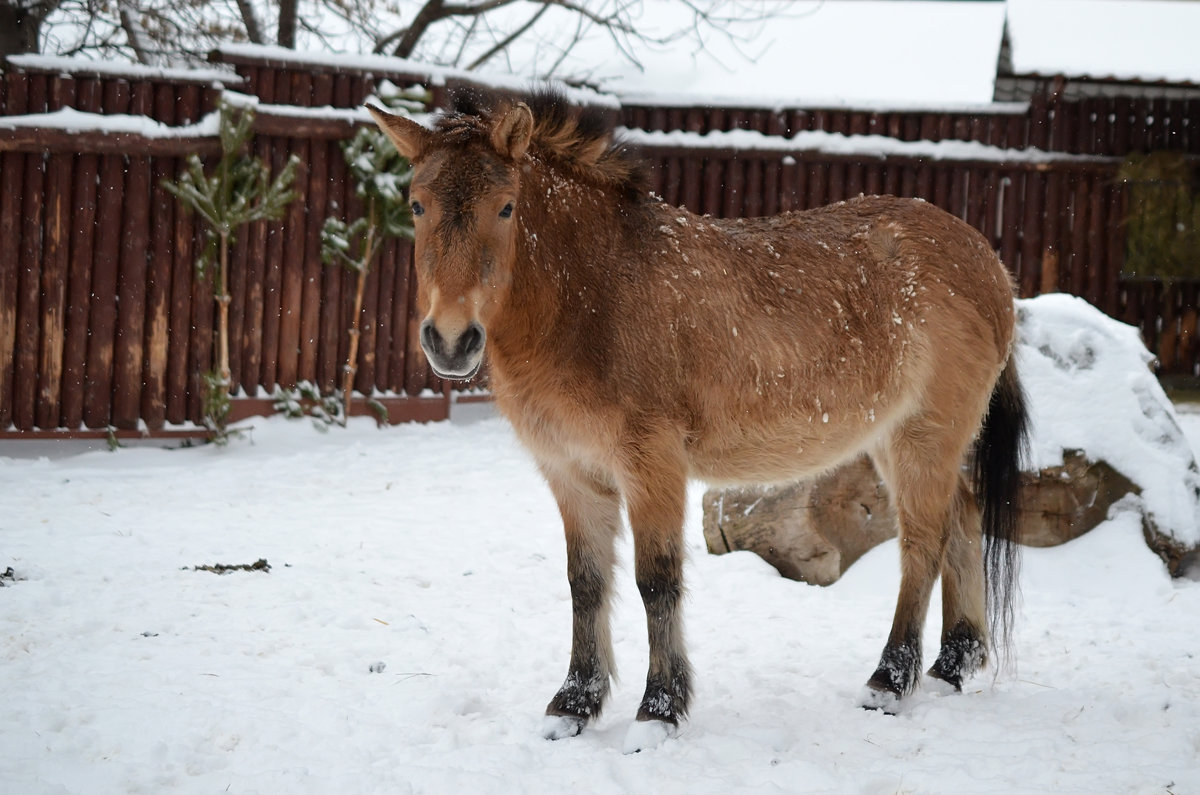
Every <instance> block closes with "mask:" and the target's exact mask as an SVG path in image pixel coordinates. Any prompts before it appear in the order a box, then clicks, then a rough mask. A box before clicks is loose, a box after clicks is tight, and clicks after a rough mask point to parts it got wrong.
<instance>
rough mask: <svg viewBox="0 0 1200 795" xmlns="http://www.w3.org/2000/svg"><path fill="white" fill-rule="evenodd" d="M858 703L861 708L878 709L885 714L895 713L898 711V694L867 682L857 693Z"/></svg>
mask: <svg viewBox="0 0 1200 795" xmlns="http://www.w3.org/2000/svg"><path fill="white" fill-rule="evenodd" d="M858 705H859V706H860V707H862V708H863V709H871V710H880V711H881V712H883V713H884V714H885V715H895V714H896V713H897V712H899V711H900V695H899V694H898V693H893V692H892V691H891V690H886V689H883V688H879V687H876V686H875V685H872V684H868V685H866V686H865V687H864V688H863V689H862V693H860V694H859V697H858Z"/></svg>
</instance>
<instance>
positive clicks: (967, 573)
mask: <svg viewBox="0 0 1200 795" xmlns="http://www.w3.org/2000/svg"><path fill="white" fill-rule="evenodd" d="M982 540H983V539H982V536H981V531H980V526H979V510H978V508H976V506H975V501H974V498H973V497H972V496H971V493H970V491H969V490H968V489H967V486H966V483H965V482H960V485H959V490H958V495H957V497H956V500H955V504H954V508H953V514H952V521H951V523H950V539H949V541H948V542H947V545H946V558H945V560H944V561H943V563H942V646H941V651H940V652H939V653H938V656H937V660H936V661H935V662H934V664H933V667H932V668H930V669H929V675H930V676H932V677H935V678H937V679H942V680H944V681H946V682H948V683H949V684H951V685H952V686H953V687H954V689H956V690H961V689H962V683H963V681H964V680H966V679H967V678H968V677H970V676H971V675H972V674H974V673H975V672H976V671H977V670H979V669H980V668H981V667H982V666H983V664H984V663H985V662H986V660H987V633H986V631H985V629H984V627H986V626H987V616H986V610H985V597H984V582H983V553H982Z"/></svg>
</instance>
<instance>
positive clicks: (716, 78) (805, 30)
mask: <svg viewBox="0 0 1200 795" xmlns="http://www.w3.org/2000/svg"><path fill="white" fill-rule="evenodd" d="M678 9H679V4H667V3H654V2H650V3H647V4H646V9H645V16H646V19H645V20H644V23H645V24H646V25H647V26H648V29H650V30H654V29H656V28H662V29H666V28H668V27H669V25H670V23H671V22H673V23H674V24H675V25H678V24H679V21H680V20H679V19H677V18H674V19H673V18H672V17H671V15H672V14H674V15H675V16H676V17H677V16H678V13H679V11H678ZM780 9H781V10H779V12H778V13H777V14H776V15H775V16H773V17H771V18H770V19H769V20H767V21H764V22H744V23H739V24H738V25H736V26H731V27H730V29H729V30H728V34H729V35H728V36H724V35H721V34H720V33H715V32H711V31H710V32H709V33H707V34H706V39H707V40H706V42H705V49H704V50H703V51H698V48H697V46H696V45H695V44H690V43H689V44H677V45H674V46H671V47H661V48H659V47H648V46H646V47H641V48H639V49H638V50H637V56H638V58H639V59H640V60H641V62H642V68H641V69H639V68H637V67H636V66H634V65H631V64H629V63H627V62H625V61H624V60H621V59H618V58H617V56H616V53H615V51H614V47H613V44H612V43H611V42H610V41H608V40H607V39H606V38H603V37H593V38H589V39H587V40H586V41H584V42H582V43H581V44H580V45H579V46H577V47H576V49H575V50H573V51H572V52H571V54H570V55H569V56H568V57H567V58H566V60H565V61H564V63H563V66H562V68H561V73H562V74H564V75H574V76H577V77H581V78H585V79H588V80H590V81H592V82H594V83H596V84H598V85H600V86H602V87H603V88H605V89H608V90H611V91H614V92H615V93H616V94H617V95H618V96H621V97H622V98H623V99H629V100H631V101H637V100H639V99H645V98H646V97H647V95H652V96H654V97H656V98H660V99H665V101H666V102H668V103H674V104H688V103H695V102H698V101H701V100H702V101H703V103H704V104H712V105H721V106H739V105H741V106H746V105H756V106H760V107H761V106H763V105H767V106H795V105H804V104H807V105H817V104H819V105H824V106H844V105H865V104H878V103H887V104H889V105H900V106H931V105H935V104H936V105H943V104H945V103H951V104H960V105H961V104H967V105H982V104H987V103H989V102H990V101H991V99H992V84H993V80H994V77H995V71H996V58H997V54H998V52H999V47H1000V39H1001V35H1002V33H1003V28H1004V4H1003V3H999V2H995V3H945V2H894V1H890V0H862V1H861V2H852V3H850V2H822V1H820V0H798V1H797V2H792V3H787V4H780Z"/></svg>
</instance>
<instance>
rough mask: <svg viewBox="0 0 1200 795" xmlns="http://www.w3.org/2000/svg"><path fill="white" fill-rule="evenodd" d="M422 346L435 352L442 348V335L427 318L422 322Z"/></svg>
mask: <svg viewBox="0 0 1200 795" xmlns="http://www.w3.org/2000/svg"><path fill="white" fill-rule="evenodd" d="M421 347H422V348H424V349H425V350H426V351H435V352H436V351H440V350H441V349H442V335H441V334H439V333H438V330H437V327H436V326H434V325H433V323H432V321H429V320H426V321H425V322H424V323H422V324H421Z"/></svg>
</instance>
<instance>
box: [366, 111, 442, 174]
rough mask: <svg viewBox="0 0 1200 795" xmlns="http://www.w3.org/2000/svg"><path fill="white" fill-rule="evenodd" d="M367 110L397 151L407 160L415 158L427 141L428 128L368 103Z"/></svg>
mask: <svg viewBox="0 0 1200 795" xmlns="http://www.w3.org/2000/svg"><path fill="white" fill-rule="evenodd" d="M367 110H369V111H370V112H371V115H372V116H374V117H375V123H376V124H378V125H379V129H381V130H383V131H384V133H386V134H387V137H388V138H390V139H391V141H392V143H393V144H395V146H396V149H397V151H399V152H400V154H402V155H404V156H405V157H406V158H408V159H409V160H415V159H416V158H417V157H418V156H419V155H420V154H421V151H422V150H423V149H424V148H425V145H426V144H427V143H428V142H429V137H430V135H429V130H426V129H425V128H424V127H422V126H421V125H419V124H417V123H416V122H415V121H413V120H412V119H409V118H406V117H404V116H397V115H395V114H393V113H388V112H387V111H385V110H381V109H379V108H377V107H375V106H374V105H370V104H368V105H367Z"/></svg>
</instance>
